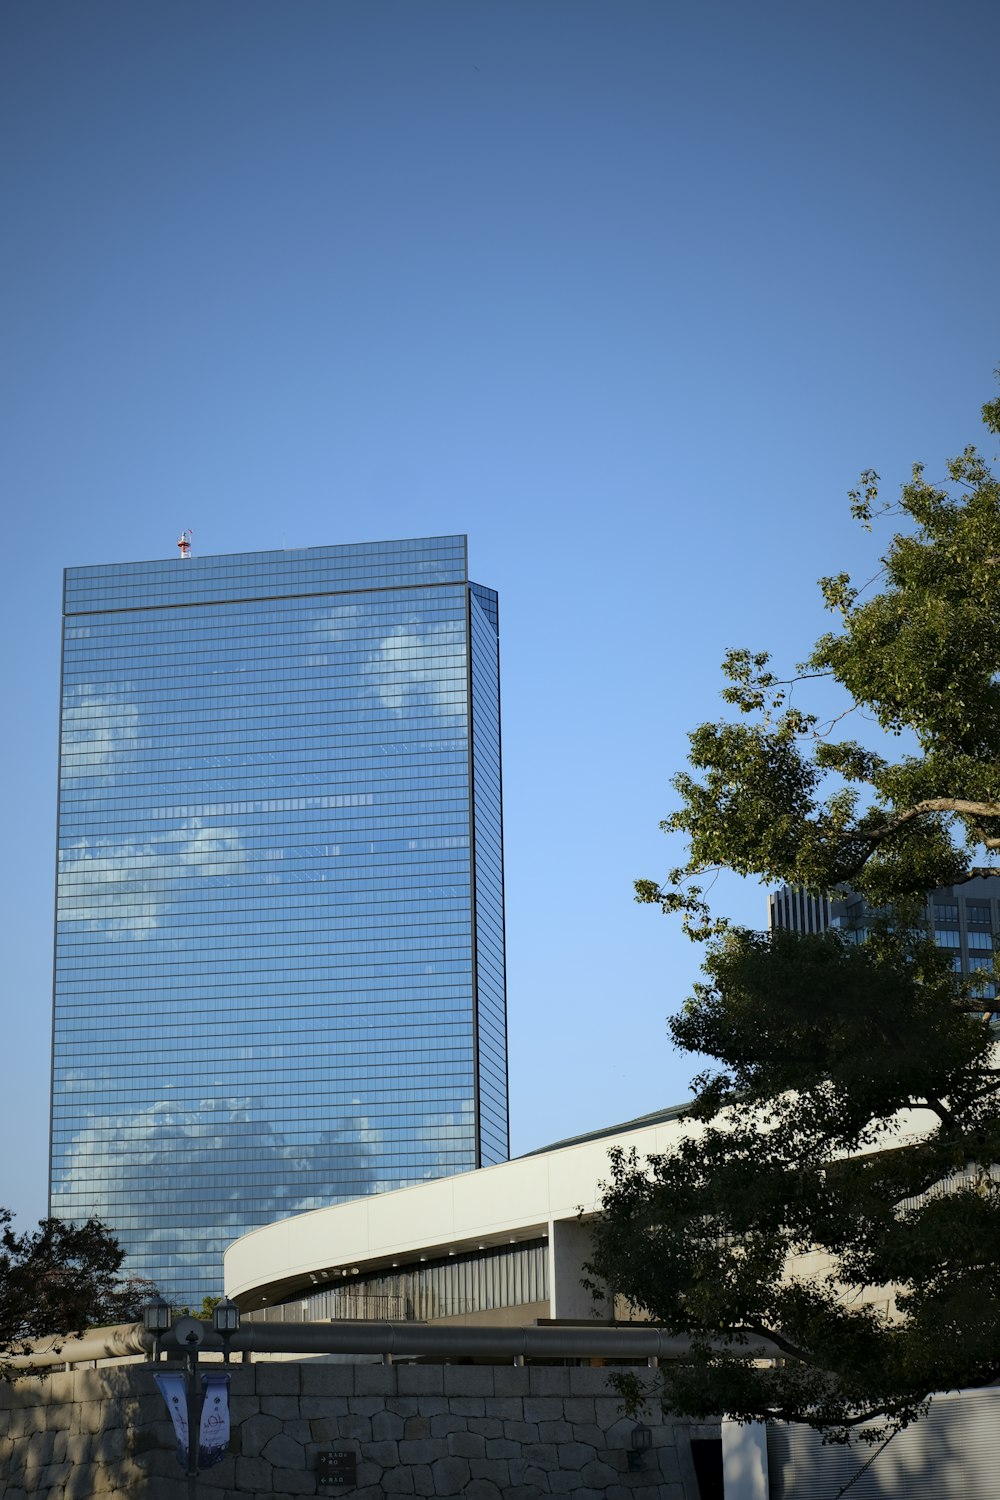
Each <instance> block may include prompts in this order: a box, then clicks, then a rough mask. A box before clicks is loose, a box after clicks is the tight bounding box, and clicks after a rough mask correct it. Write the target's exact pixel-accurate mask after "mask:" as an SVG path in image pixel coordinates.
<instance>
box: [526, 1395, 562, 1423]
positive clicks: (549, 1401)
mask: <svg viewBox="0 0 1000 1500" xmlns="http://www.w3.org/2000/svg"><path fill="white" fill-rule="evenodd" d="M562 1416H563V1404H562V1401H561V1400H560V1399H559V1397H558V1396H525V1398H524V1420H525V1421H526V1422H556V1421H559V1420H561V1419H562Z"/></svg>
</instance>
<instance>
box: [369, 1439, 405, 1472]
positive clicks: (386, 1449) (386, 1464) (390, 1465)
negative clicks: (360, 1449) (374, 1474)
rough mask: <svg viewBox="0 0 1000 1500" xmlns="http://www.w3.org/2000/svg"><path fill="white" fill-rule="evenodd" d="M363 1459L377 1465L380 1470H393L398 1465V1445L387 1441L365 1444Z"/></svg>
mask: <svg viewBox="0 0 1000 1500" xmlns="http://www.w3.org/2000/svg"><path fill="white" fill-rule="evenodd" d="M364 1452H365V1458H366V1459H367V1460H368V1462H369V1463H373V1464H378V1466H379V1468H381V1469H394V1468H395V1467H396V1465H397V1464H398V1463H399V1445H398V1443H394V1442H392V1441H391V1440H389V1439H386V1440H385V1441H383V1442H380V1443H374V1442H373V1443H366V1445H365V1450H364Z"/></svg>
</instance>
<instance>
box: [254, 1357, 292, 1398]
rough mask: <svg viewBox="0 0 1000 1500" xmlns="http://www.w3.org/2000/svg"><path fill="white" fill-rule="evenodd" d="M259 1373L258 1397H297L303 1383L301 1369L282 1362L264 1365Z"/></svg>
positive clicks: (257, 1368)
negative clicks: (301, 1382)
mask: <svg viewBox="0 0 1000 1500" xmlns="http://www.w3.org/2000/svg"><path fill="white" fill-rule="evenodd" d="M255 1368H256V1371H257V1395H258V1396H297V1395H298V1394H299V1384H300V1381H301V1367H300V1366H299V1365H297V1364H289V1363H287V1362H282V1361H274V1362H273V1363H262V1364H259V1365H257V1366H255Z"/></svg>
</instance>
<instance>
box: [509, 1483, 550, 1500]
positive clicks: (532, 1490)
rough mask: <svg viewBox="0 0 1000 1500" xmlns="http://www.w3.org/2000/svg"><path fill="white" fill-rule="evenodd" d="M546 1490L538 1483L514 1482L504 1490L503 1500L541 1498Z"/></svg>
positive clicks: (533, 1499)
mask: <svg viewBox="0 0 1000 1500" xmlns="http://www.w3.org/2000/svg"><path fill="white" fill-rule="evenodd" d="M544 1493H545V1491H544V1490H543V1489H542V1488H541V1486H540V1485H537V1484H512V1485H511V1486H510V1488H509V1489H506V1490H504V1497H503V1500H539V1496H540V1495H544Z"/></svg>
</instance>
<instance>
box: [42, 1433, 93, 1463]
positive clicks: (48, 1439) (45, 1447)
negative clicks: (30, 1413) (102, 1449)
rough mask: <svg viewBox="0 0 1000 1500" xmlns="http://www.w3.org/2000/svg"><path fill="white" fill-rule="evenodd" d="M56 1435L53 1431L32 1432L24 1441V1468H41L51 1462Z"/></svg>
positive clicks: (91, 1441)
mask: <svg viewBox="0 0 1000 1500" xmlns="http://www.w3.org/2000/svg"><path fill="white" fill-rule="evenodd" d="M99 1437H100V1434H97V1433H95V1435H94V1437H92V1438H91V1440H90V1443H91V1447H93V1444H94V1443H95V1442H97V1441H98V1438H99ZM55 1442H56V1435H55V1433H54V1432H35V1433H32V1434H31V1435H30V1436H29V1437H28V1439H27V1441H26V1442H25V1443H24V1445H23V1446H24V1455H23V1463H24V1467H25V1469H41V1468H44V1467H45V1465H46V1464H50V1463H51V1462H52V1450H53V1449H54V1447H55Z"/></svg>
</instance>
